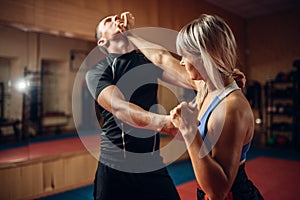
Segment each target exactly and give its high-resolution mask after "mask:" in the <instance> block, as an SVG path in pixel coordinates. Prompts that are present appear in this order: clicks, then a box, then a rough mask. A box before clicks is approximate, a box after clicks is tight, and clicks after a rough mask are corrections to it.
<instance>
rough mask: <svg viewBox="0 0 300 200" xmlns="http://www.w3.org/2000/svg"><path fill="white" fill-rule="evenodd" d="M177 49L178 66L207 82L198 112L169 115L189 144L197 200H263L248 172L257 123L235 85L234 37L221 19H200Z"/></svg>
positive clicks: (188, 108)
mask: <svg viewBox="0 0 300 200" xmlns="http://www.w3.org/2000/svg"><path fill="white" fill-rule="evenodd" d="M176 43H177V44H176V46H177V49H178V52H179V53H180V54H181V56H182V60H181V62H180V64H181V65H182V66H184V67H185V68H186V70H187V71H188V72H189V74H190V76H191V78H192V79H194V80H203V81H204V82H205V84H203V87H202V89H201V88H198V92H199V96H200V98H199V100H198V102H197V103H198V106H195V105H193V104H192V103H186V102H183V103H181V104H180V105H179V106H177V107H176V108H175V109H174V110H172V111H171V117H172V122H173V123H174V125H175V126H176V127H178V128H179V130H180V132H181V133H182V135H183V137H184V139H185V142H186V144H187V148H188V152H189V155H190V158H191V161H192V165H193V168H194V172H195V176H196V179H197V182H198V184H199V188H198V191H197V195H198V199H205V198H208V199H263V198H262V196H261V195H260V193H259V191H258V190H257V189H256V187H255V186H254V185H253V184H252V182H251V181H250V180H248V178H247V175H246V173H245V169H244V167H245V161H246V153H247V151H248V149H249V146H250V143H251V140H252V138H253V134H254V118H253V114H252V110H251V107H250V105H249V103H248V101H247V99H246V98H245V96H244V95H243V93H242V91H241V90H240V89H239V87H238V85H237V84H236V82H235V78H236V77H235V76H234V74H235V71H234V69H235V66H236V62H237V53H236V42H235V38H234V35H233V33H232V31H231V30H230V28H229V26H228V25H227V24H226V23H225V22H224V20H222V19H221V18H219V17H217V16H211V15H202V16H201V17H200V18H198V19H196V20H194V21H192V22H190V23H189V24H187V25H186V26H184V27H183V28H182V29H181V31H180V32H179V35H178V37H177V41H176ZM200 94H201V95H200ZM199 121H200V125H199V126H198V124H199ZM206 141H207V142H206Z"/></svg>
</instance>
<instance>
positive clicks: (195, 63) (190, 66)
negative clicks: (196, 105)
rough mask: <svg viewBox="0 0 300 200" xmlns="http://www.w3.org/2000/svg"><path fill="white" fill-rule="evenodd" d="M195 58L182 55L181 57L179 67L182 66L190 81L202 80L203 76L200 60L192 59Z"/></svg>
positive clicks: (185, 54) (203, 70)
mask: <svg viewBox="0 0 300 200" xmlns="http://www.w3.org/2000/svg"><path fill="white" fill-rule="evenodd" d="M194 57H195V56H192V55H189V54H187V53H184V54H183V55H182V58H181V61H180V65H181V66H184V67H185V69H186V71H187V72H188V73H189V75H190V77H191V79H192V80H203V74H204V72H205V69H204V66H203V62H202V59H201V58H196V59H195V58H194Z"/></svg>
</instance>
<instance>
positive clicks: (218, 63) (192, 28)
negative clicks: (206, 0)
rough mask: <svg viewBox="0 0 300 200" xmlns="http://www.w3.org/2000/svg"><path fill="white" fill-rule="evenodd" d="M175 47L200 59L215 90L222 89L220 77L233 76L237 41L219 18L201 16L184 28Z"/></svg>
mask: <svg viewBox="0 0 300 200" xmlns="http://www.w3.org/2000/svg"><path fill="white" fill-rule="evenodd" d="M176 48H177V52H178V53H179V54H182V53H187V54H190V55H192V56H193V57H195V58H201V59H202V62H203V65H204V67H205V70H206V72H207V76H208V78H209V79H210V81H211V82H212V83H213V85H214V87H215V88H216V89H220V88H222V87H224V85H223V81H222V77H229V76H232V75H233V74H234V73H235V70H234V68H235V67H236V64H237V52H236V41H235V38H234V35H233V33H232V31H231V29H230V28H229V26H228V25H227V24H226V22H225V21H224V20H223V19H221V18H220V17H218V16H214V15H207V14H203V15H201V16H200V17H199V18H198V19H195V20H193V21H192V22H190V23H188V24H187V25H185V26H184V27H183V28H182V29H181V30H180V32H179V34H178V36H177V40H176ZM234 77H235V76H234ZM204 87H205V86H204ZM206 88H207V87H205V90H207V89H206ZM206 93H207V91H206ZM206 93H204V94H203V95H202V96H203V98H204V97H205V95H206Z"/></svg>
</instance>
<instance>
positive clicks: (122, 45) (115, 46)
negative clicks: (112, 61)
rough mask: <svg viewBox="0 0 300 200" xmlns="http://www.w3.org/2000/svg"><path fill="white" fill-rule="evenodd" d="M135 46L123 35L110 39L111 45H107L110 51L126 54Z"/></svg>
mask: <svg viewBox="0 0 300 200" xmlns="http://www.w3.org/2000/svg"><path fill="white" fill-rule="evenodd" d="M134 49H135V48H134V46H133V45H132V44H131V42H129V40H128V39H127V37H124V36H121V37H116V38H114V39H112V40H110V41H109V46H108V47H107V50H108V52H109V53H117V54H125V53H129V52H131V51H133V50H134Z"/></svg>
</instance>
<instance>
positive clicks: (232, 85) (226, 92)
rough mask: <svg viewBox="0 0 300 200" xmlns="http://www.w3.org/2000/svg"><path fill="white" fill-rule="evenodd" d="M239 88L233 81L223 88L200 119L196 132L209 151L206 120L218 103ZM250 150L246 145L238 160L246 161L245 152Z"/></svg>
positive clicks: (248, 145)
mask: <svg viewBox="0 0 300 200" xmlns="http://www.w3.org/2000/svg"><path fill="white" fill-rule="evenodd" d="M238 89H239V87H238V85H237V84H236V82H235V81H233V82H232V83H230V84H229V85H228V86H226V87H225V89H224V90H223V91H222V92H221V93H220V94H219V95H217V96H216V97H215V98H214V99H213V101H212V102H211V103H210V105H209V106H208V108H207V110H206V111H205V113H204V114H203V116H202V118H201V119H200V125H199V126H198V130H199V132H200V134H201V137H202V138H203V140H204V143H205V144H206V145H207V147H208V148H210V149H211V144H210V142H209V141H208V140H207V139H206V140H205V136H206V134H207V122H208V119H209V117H210V115H211V113H212V111H213V110H214V109H215V108H216V107H217V106H218V105H219V103H220V102H221V101H222V100H223V99H224V98H225V97H226V96H228V95H229V94H230V93H231V92H233V91H235V90H238ZM249 148H250V143H248V144H246V145H244V146H243V149H242V155H241V158H240V161H242V160H244V159H246V154H247V151H248V150H249Z"/></svg>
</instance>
